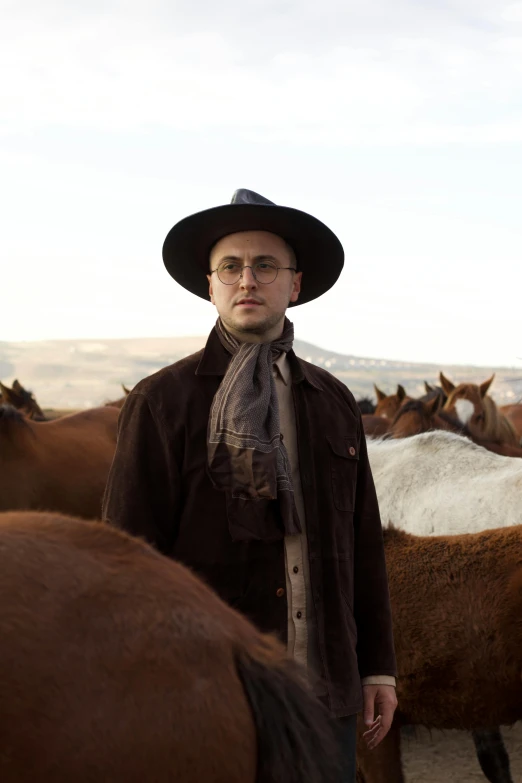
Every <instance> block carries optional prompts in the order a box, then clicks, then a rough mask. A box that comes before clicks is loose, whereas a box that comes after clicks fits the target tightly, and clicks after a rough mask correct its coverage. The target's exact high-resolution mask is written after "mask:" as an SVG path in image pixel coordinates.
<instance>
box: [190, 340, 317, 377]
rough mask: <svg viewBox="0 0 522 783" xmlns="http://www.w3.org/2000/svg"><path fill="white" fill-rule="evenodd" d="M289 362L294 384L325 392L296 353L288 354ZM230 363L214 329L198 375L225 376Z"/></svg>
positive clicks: (200, 363) (204, 351)
mask: <svg viewBox="0 0 522 783" xmlns="http://www.w3.org/2000/svg"><path fill="white" fill-rule="evenodd" d="M288 362H289V364H290V368H291V370H292V382H293V383H301V382H302V381H306V383H308V384H309V385H310V386H313V388H314V389H317V390H318V391H323V387H322V386H321V384H320V383H319V381H318V379H317V378H314V377H313V375H312V372H311V368H310V367H309V366H308V365H307V364H306V362H302V361H301V360H300V359H298V358H297V356H296V355H295V353H294V351H293V350H292V351H289V352H288ZM229 363H230V354H229V353H228V351H227V350H225V348H224V347H223V346H222V345H221V341H220V339H219V337H218V335H217V332H216V329H215V327H214V329H212V331H211V332H210V335H209V337H208V340H207V344H206V345H205V347H204V349H203V355H202V356H201V359H200V360H199V364H198V366H197V368H196V375H219V376H223V375H224V374H225V373H226V371H227V368H228V365H229Z"/></svg>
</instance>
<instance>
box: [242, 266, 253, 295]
mask: <svg viewBox="0 0 522 783" xmlns="http://www.w3.org/2000/svg"><path fill="white" fill-rule="evenodd" d="M239 284H240V286H241V288H245V289H246V290H247V291H249V290H251V289H252V288H257V280H256V278H255V277H254V273H253V271H252V270H251V269H250V267H249V266H245V267H243V274H242V275H241V279H240V281H239Z"/></svg>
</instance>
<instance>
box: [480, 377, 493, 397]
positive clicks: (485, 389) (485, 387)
mask: <svg viewBox="0 0 522 783" xmlns="http://www.w3.org/2000/svg"><path fill="white" fill-rule="evenodd" d="M494 380H495V373H493V375H492V376H491V378H488V380H487V381H484V383H481V384H480V386H479V389H480V396H481V397H485V396H486V394H487V393H488V389H489V387H490V386H491V384H492V383H493V381H494Z"/></svg>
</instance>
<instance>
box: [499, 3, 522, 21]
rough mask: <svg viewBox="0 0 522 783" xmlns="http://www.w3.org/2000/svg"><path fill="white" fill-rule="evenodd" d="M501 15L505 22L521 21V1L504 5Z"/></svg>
mask: <svg viewBox="0 0 522 783" xmlns="http://www.w3.org/2000/svg"><path fill="white" fill-rule="evenodd" d="M501 16H502V19H505V20H506V22H522V3H511V5H508V6H506V7H505V8H504V10H503V11H502V14H501Z"/></svg>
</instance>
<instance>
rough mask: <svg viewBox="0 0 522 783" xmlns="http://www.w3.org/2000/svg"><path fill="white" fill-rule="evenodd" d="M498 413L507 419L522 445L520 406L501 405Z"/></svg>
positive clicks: (521, 413)
mask: <svg viewBox="0 0 522 783" xmlns="http://www.w3.org/2000/svg"><path fill="white" fill-rule="evenodd" d="M500 412H501V413H502V414H503V415H504V416H505V417H506V418H507V419H509V421H510V422H511V424H512V425H513V427H514V429H515V432H516V433H517V437H518V438H519V439H520V442H521V443H522V405H521V404H520V403H518V404H516V405H502V406H501V408H500Z"/></svg>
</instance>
